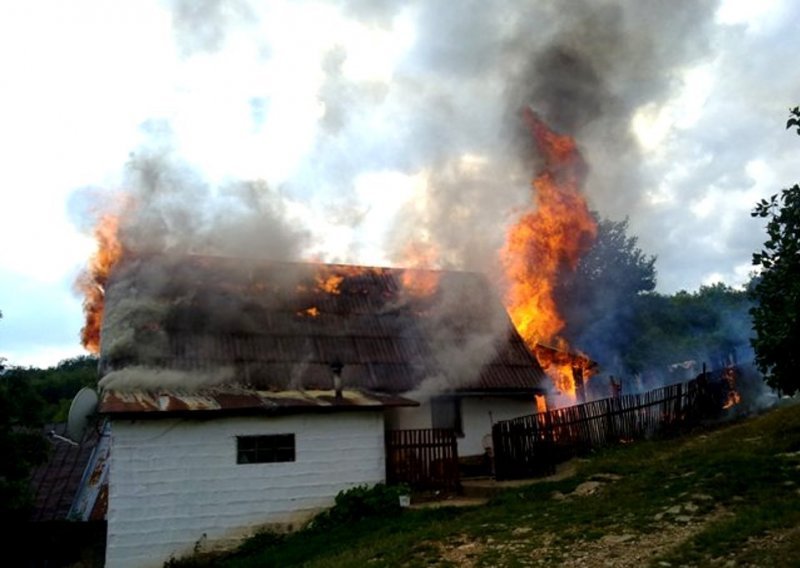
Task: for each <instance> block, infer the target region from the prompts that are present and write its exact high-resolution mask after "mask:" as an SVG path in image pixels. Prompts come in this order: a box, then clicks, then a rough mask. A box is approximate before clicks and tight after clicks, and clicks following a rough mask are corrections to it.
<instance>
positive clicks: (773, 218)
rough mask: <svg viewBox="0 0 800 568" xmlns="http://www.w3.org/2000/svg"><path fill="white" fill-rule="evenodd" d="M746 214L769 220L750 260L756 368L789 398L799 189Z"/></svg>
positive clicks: (798, 316) (799, 299)
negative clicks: (755, 276) (756, 274)
mask: <svg viewBox="0 0 800 568" xmlns="http://www.w3.org/2000/svg"><path fill="white" fill-rule="evenodd" d="M791 114H792V115H793V117H794V118H790V119H789V121H788V123H787V124H786V127H787V128H790V127H792V126H797V133H798V134H800V107H795V108H794V109H792V110H791ZM751 215H752V216H753V217H760V218H764V219H769V222H768V223H767V237H768V238H767V241H766V242H765V243H764V246H763V248H762V249H761V251H760V252H757V253H755V254H754V255H753V264H754V265H755V266H758V267H760V268H761V277H760V280H759V282H758V283H757V284H756V286H755V288H754V290H753V297H754V298H755V299H756V300H757V302H758V303H757V305H756V306H755V307H753V309H752V310H751V314H752V316H753V329H754V331H755V334H756V336H755V338H754V339H753V341H752V344H753V349H754V350H755V353H756V364H757V365H758V367H759V369H760V370H761V372H762V373H763V374H764V379H765V380H766V382H767V384H769V385H770V386H772V387H774V388H777V389H779V390H781V391H783V392H785V393H787V394H793V393H795V392H797V391H798V390H800V375H799V374H798V373H799V372H800V351H798V348H797V346H798V345H800V185H797V184H795V185H794V186H792V187H790V188H787V189H784V190H783V191H781V193H780V194H775V195H773V196H772V197H770V198H769V199H762V200H761V201H760V202H759V203H758V204H757V205H756V207H755V209H753V212H752V213H751Z"/></svg>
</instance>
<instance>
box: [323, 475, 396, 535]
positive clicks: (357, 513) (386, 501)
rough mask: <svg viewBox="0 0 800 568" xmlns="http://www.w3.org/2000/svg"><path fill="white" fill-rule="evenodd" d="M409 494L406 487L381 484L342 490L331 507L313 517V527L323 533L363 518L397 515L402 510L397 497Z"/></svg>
mask: <svg viewBox="0 0 800 568" xmlns="http://www.w3.org/2000/svg"><path fill="white" fill-rule="evenodd" d="M408 493H409V490H408V488H407V487H405V486H402V485H385V484H383V483H378V484H376V485H373V486H372V487H368V486H366V485H359V486H358V487H353V488H352V489H348V490H347V491H341V492H339V494H338V495H337V496H336V501H335V504H334V506H333V507H332V508H330V509H328V510H327V511H325V512H323V513H321V514H319V515H317V517H315V518H314V521H313V523H312V528H313V529H314V530H323V531H324V530H327V529H330V528H333V527H335V526H338V525H343V524H347V523H355V522H358V521H361V520H363V519H369V518H376V517H391V516H394V515H398V514H400V511H401V508H400V496H401V495H407V494H408Z"/></svg>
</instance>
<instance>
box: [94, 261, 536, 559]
mask: <svg viewBox="0 0 800 568" xmlns="http://www.w3.org/2000/svg"><path fill="white" fill-rule="evenodd" d="M104 292H105V304H104V314H103V327H102V333H101V335H100V337H101V346H102V349H101V375H102V378H101V380H100V387H101V388H102V393H101V401H100V408H99V410H100V413H101V414H103V415H105V416H106V417H107V419H108V420H109V422H110V426H111V436H112V443H111V450H110V456H111V457H110V471H109V496H108V535H109V538H108V553H107V560H108V564H109V566H125V565H143V564H146V563H147V562H156V563H157V562H163V561H164V560H165V559H166V558H169V557H170V556H172V555H180V554H183V553H185V552H188V551H190V550H191V549H192V548H193V547H194V546H195V544H196V543H198V542H207V543H208V544H209V546H211V545H218V544H220V543H222V544H225V543H230V542H233V541H236V540H237V539H239V538H241V537H243V536H245V535H247V534H249V533H251V532H252V531H253V530H254V529H255V528H256V527H258V526H261V525H264V524H276V523H277V524H293V523H294V524H296V523H298V522H301V521H303V520H305V519H307V518H308V517H309V516H310V515H312V514H313V513H315V512H316V511H318V510H319V509H321V508H324V507H326V506H329V505H331V504H332V503H333V498H334V496H335V495H336V494H337V493H338V492H339V491H341V490H343V489H347V488H349V487H352V486H355V485H358V484H363V483H368V484H372V483H376V482H381V481H384V480H385V479H386V469H385V465H386V455H385V451H386V449H385V445H384V439H385V431H386V430H395V429H409V428H416V429H422V428H426V429H430V428H450V429H454V430H456V431H457V432H458V436H459V437H458V439H457V440H458V441H457V443H458V452H459V455H471V454H481V453H483V452H484V451H485V449H486V448H485V446H486V443H487V440H490V439H491V436H490V433H491V427H492V424H493V422H494V421H497V420H503V419H508V418H512V417H516V416H522V415H526V414H531V413H533V412H535V411H536V400H535V398H536V395H543V394H544V393H545V387H546V385H545V375H544V373H543V371H542V369H541V367H540V366H539V364H538V362H537V360H536V358H535V357H534V356H533V354H532V353H531V351H530V350H529V349H528V348H527V347H526V346H525V344H524V342H523V340H522V339H521V337H520V336H519V334H518V333H517V331H516V329H515V327H514V326H513V325H512V323H511V321H510V319H509V317H508V315H507V314H506V312H505V310H504V308H503V305H502V304H501V303H500V301H499V299H498V298H496V297H495V296H494V294H493V292H492V289H491V287H490V285H489V283H488V280H487V279H486V278H485V277H484V276H482V275H479V274H475V273H465V272H446V271H427V270H404V269H391V268H368V267H355V266H345V265H320V264H301V263H274V262H269V263H268V262H259V261H246V260H242V259H230V258H222V257H207V256H178V257H170V256H155V257H148V258H132V259H128V260H125V261H123V262H121V263H120V264H119V265H118V266H117V267H116V269H115V271H114V274H113V275H112V277H111V278H110V279H109V281H108V284H107V286H106V288H105V291H104ZM145 544H146V546H145Z"/></svg>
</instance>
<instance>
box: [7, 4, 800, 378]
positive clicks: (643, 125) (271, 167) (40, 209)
mask: <svg viewBox="0 0 800 568" xmlns="http://www.w3.org/2000/svg"><path fill="white" fill-rule="evenodd" d="M798 27H800V4H798V3H796V2H792V1H791V0H771V1H767V0H765V1H762V2H750V1H744V0H723V1H721V2H719V3H716V2H712V1H710V0H709V1H689V0H683V1H679V2H669V3H664V2H636V3H629V2H619V1H613V0H600V1H597V2H588V1H574V2H564V3H562V2H554V1H545V0H540V1H531V2H527V3H523V2H516V1H511V0H493V1H485V2H473V1H468V0H464V1H463V2H458V3H449V2H448V3H442V2H434V1H424V0H409V1H407V2H382V1H377V0H341V1H336V2H333V1H331V2H309V1H294V2H289V1H285V0H283V1H282V0H276V1H272V2H255V1H253V2H248V1H246V0H233V1H228V2H225V1H215V0H202V1H194V2H191V1H188V0H172V1H168V0H139V1H135V2H134V1H131V2H124V1H120V2H114V3H109V2H103V1H99V0H97V1H91V0H75V1H73V2H69V3H65V2H59V1H57V0H41V1H37V0H31V1H29V2H17V3H5V4H4V5H3V6H2V7H0V69H2V70H3V72H2V74H0V156H2V159H0V188H2V189H1V190H0V210H2V212H3V217H2V221H1V222H0V310H2V313H3V319H2V320H0V356H2V357H5V358H7V360H8V362H9V363H11V364H15V365H37V366H47V365H52V364H55V363H57V362H58V361H59V360H61V359H63V358H66V357H71V356H75V355H79V354H82V353H84V351H83V350H82V348H81V347H80V344H79V340H78V336H79V331H80V328H81V326H82V313H81V298H80V296H79V295H78V294H77V293H76V292H75V291H74V281H75V279H76V277H77V276H78V274H79V273H80V271H81V270H82V268H83V267H84V266H85V265H86V262H87V259H88V258H89V256H90V255H91V254H92V251H93V250H94V241H93V239H92V236H91V228H92V226H93V223H94V222H95V221H96V219H97V215H98V214H99V213H101V212H102V211H103V210H104V209H106V208H108V207H109V203H111V202H113V200H114V195H116V194H118V193H119V192H120V191H126V192H134V193H135V192H136V191H137V190H138V188H137V187H133V186H134V185H135V184H137V183H140V182H141V176H140V177H137V176H135V175H132V173H131V172H132V171H133V170H135V169H136V167H135V164H137V163H140V162H141V160H142V159H143V157H144V158H147V159H152V158H153V157H154V156H155V157H158V158H159V159H160V160H161V162H160V163H162V164H165V165H163V167H164V169H165V171H167V170H168V171H171V172H180V174H179V175H178V174H176V175H174V176H172V177H171V178H170V179H171V180H172V182H171V183H173V185H180V186H181V188H182V189H181V191H177V192H173V193H170V194H169V195H167V196H166V197H168V198H169V199H171V200H175V199H178V198H180V199H181V200H183V202H184V203H191V204H192V205H191V206H189V205H186V206H184V205H181V207H182V209H181V211H185V210H191V211H193V212H195V213H196V212H197V211H200V210H201V209H202V210H203V214H202V215H200V216H199V217H190V219H200V218H202V219H203V220H204V221H203V222H209V223H212V227H219V226H220V221H219V220H220V219H227V225H226V227H227V230H229V231H230V230H231V227H234V229H235V226H236V223H235V221H236V220H237V219H238V218H239V217H238V215H240V214H241V212H237V211H239V209H241V208H242V207H243V206H242V203H243V202H242V203H240V202H236V203H234V204H231V202H230V200H229V199H228V197H226V196H229V195H230V191H229V189H230V187H232V186H235V185H236V184H237V183H241V182H248V183H252V182H254V181H259V182H262V183H263V187H266V188H268V191H267V193H268V194H269V199H270V204H271V205H270V207H272V209H270V211H271V212H272V213H274V214H275V215H279V216H280V218H281V222H282V223H286V224H288V225H290V226H291V227H294V228H296V231H295V232H294V236H295V237H297V238H298V239H299V240H298V242H297V248H298V250H300V251H301V253H300V254H302V256H303V258H315V259H321V260H326V261H336V262H348V263H363V264H377V265H391V264H396V263H399V262H402V257H401V256H400V255H399V253H398V251H400V250H402V247H403V243H407V242H408V241H409V240H412V239H413V240H417V241H420V240H421V241H425V242H430V243H433V244H435V245H436V247H437V249H438V250H439V251H440V254H441V256H440V259H439V262H438V265H439V266H440V267H447V268H465V269H486V268H487V267H489V266H491V263H492V260H491V259H492V258H493V257H494V255H495V254H496V251H497V250H498V249H499V247H501V246H502V241H503V237H504V228H505V227H507V226H508V225H509V223H511V222H513V220H514V218H515V215H517V216H518V215H519V212H520V210H521V208H522V207H524V206H525V204H526V203H528V202H529V199H530V198H529V192H530V179H531V177H532V175H531V170H530V164H529V163H528V162H527V161H526V160H525V159H524V157H522V154H523V153H524V152H523V151H521V149H520V148H521V147H524V145H521V144H520V142H519V124H518V123H519V120H518V111H519V109H520V108H522V106H523V105H530V106H531V107H532V108H534V109H536V110H537V111H539V112H541V113H542V114H543V115H544V117H545V119H547V120H548V121H550V122H551V123H552V124H553V126H554V127H555V128H557V129H558V130H560V131H564V132H567V133H570V134H571V135H574V136H575V138H576V140H577V142H578V144H579V147H580V148H581V150H582V152H583V154H584V158H585V159H586V162H587V164H588V167H589V174H588V177H587V182H586V187H585V192H586V195H587V199H588V201H589V204H590V206H591V207H592V209H593V210H595V211H597V212H598V213H599V214H600V215H601V216H604V217H608V218H611V219H614V220H621V219H624V218H626V217H628V218H629V230H630V234H632V235H635V236H636V237H637V238H638V244H639V246H640V247H641V248H642V250H644V251H645V252H646V253H648V254H653V255H656V257H657V262H656V269H657V275H658V288H657V289H658V291H660V292H663V293H673V292H675V291H678V290H681V289H685V290H690V291H691V290H696V289H697V288H698V287H699V286H701V285H704V284H711V283H714V282H724V283H726V284H729V285H732V286H739V285H741V284H742V283H744V282H745V281H746V280H747V279H748V277H749V274H750V272H751V255H752V253H753V252H755V251H756V250H757V248H758V247H759V245H760V243H762V242H763V241H764V229H763V225H764V223H763V220H759V219H751V217H750V215H749V212H750V210H752V208H753V206H754V204H755V203H756V202H757V201H758V200H759V199H761V198H764V197H767V196H769V195H771V194H773V193H776V192H778V191H779V190H780V189H781V188H784V187H788V186H789V185H792V184H793V183H796V182H798V181H800V161H798V160H797V155H798V154H797V153H798V150H800V139H798V137H797V136H796V135H794V134H793V133H791V132H787V131H786V130H785V124H786V120H787V118H788V109H789V108H790V107H794V106H796V105H798V104H800V76H798V75H797V74H796V73H792V70H793V69H794V68H796V58H797V54H798V53H800V33H798ZM142 195H145V194H142ZM146 195H147V196H148V197H147V199H152V204H153V205H152V207H153V209H154V210H159V208H162V207H167V205H164V204H165V203H167V204H168V203H169V201H168V200H167V199H166V198H165V197H164V194H163V193H162V194H157V193H153V194H146ZM259 195H261V194H259ZM262 198H263V196H261V197H258V199H262ZM226 199H228V200H227V201H226ZM223 203H224V204H226V205H225V206H224V207H223V206H222V205H221V204H223ZM226 207H227V208H226ZM187 208H188V209H187ZM237 208H238V209H237ZM210 212H212V213H210ZM195 213H193V214H195ZM209 215H211V216H213V217H214V219H217V221H214V222H211V221H208V219H209V218H210V217H209ZM193 222H194V221H193ZM198 222H199V221H198ZM215 223H216V224H215ZM248 235H251V234H250V233H248ZM298 235H302V238H300V237H299V236H298ZM259 238H260V239H263V240H262V241H259V240H258V239H259ZM271 238H273V237H272V236H271V234H270V233H263V234H260V236H259V234H256V233H252V240H248V242H247V244H248V246H253V247H259V246H263V247H265V248H269V247H270V244H269V243H268V242H266V241H268V240H269V239H271ZM248 239H251V236H248ZM280 242H281V243H282V246H283V241H280Z"/></svg>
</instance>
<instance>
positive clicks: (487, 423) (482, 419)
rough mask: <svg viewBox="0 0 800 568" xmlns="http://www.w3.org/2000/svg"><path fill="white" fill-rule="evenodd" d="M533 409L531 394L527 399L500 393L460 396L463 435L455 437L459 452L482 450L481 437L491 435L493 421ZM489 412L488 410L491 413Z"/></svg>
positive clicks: (522, 414) (480, 451) (524, 413)
mask: <svg viewBox="0 0 800 568" xmlns="http://www.w3.org/2000/svg"><path fill="white" fill-rule="evenodd" d="M535 412H536V401H535V400H534V398H533V395H531V396H530V400H525V399H522V400H520V399H516V398H500V397H489V396H486V397H484V396H481V397H469V398H463V399H461V420H462V424H463V425H464V437H463V438H459V439H458V455H459V456H474V455H478V454H482V453H483V452H484V449H483V437H484V436H486V435H487V434H488V435H489V437H491V435H492V423H493V422H499V421H500V420H509V419H511V418H517V417H518V416H526V415H528V414H534V413H535ZM490 413H491V414H490Z"/></svg>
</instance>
